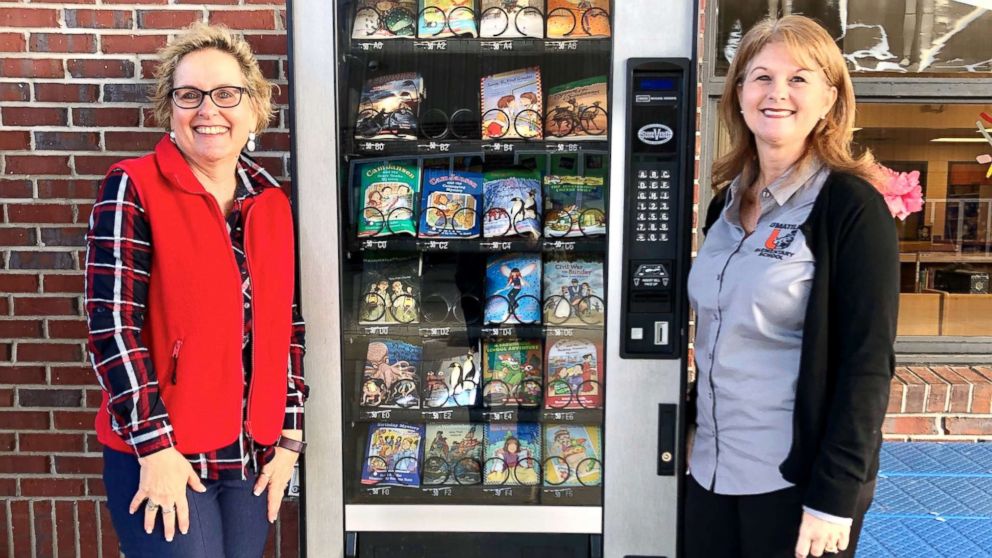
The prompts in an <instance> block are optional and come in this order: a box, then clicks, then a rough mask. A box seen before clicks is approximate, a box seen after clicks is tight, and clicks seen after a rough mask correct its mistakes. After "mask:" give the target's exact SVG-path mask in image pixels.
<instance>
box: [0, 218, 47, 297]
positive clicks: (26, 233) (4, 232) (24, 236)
mask: <svg viewBox="0 0 992 558" xmlns="http://www.w3.org/2000/svg"><path fill="white" fill-rule="evenodd" d="M37 244H38V235H37V234H36V233H35V230H34V229H33V228H32V229H27V228H23V227H3V228H0V246H4V247H10V246H36V245H37ZM4 290H5V289H0V292H3V291H4Z"/></svg>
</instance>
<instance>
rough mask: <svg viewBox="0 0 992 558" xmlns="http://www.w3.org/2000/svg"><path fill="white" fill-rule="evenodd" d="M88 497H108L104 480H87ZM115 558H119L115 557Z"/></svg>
mask: <svg viewBox="0 0 992 558" xmlns="http://www.w3.org/2000/svg"><path fill="white" fill-rule="evenodd" d="M86 495H87V496H97V497H102V498H105V497H106V496H107V490H106V487H105V486H104V485H103V479H100V478H96V479H94V478H89V479H86ZM114 558H117V557H116V556H115V557H114Z"/></svg>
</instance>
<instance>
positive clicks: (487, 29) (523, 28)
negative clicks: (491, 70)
mask: <svg viewBox="0 0 992 558" xmlns="http://www.w3.org/2000/svg"><path fill="white" fill-rule="evenodd" d="M542 10H544V0H482V16H481V20H482V21H481V23H480V25H479V27H480V30H481V34H482V37H483V38H487V39H516V38H521V37H531V38H536V39H540V38H542V37H544V14H543V13H542Z"/></svg>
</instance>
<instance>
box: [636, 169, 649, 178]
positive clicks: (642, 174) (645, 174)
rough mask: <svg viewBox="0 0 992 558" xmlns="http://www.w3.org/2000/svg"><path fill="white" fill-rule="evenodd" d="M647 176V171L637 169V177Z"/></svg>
mask: <svg viewBox="0 0 992 558" xmlns="http://www.w3.org/2000/svg"><path fill="white" fill-rule="evenodd" d="M647 177H648V171H645V170H639V171H637V178H647Z"/></svg>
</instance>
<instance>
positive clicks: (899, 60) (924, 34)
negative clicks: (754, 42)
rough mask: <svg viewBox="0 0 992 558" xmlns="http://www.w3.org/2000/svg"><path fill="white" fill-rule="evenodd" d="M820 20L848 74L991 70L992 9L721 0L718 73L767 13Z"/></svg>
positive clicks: (907, 2) (908, 2)
mask: <svg viewBox="0 0 992 558" xmlns="http://www.w3.org/2000/svg"><path fill="white" fill-rule="evenodd" d="M769 14H772V15H776V16H783V15H788V14H802V15H805V16H808V17H812V18H814V19H816V20H817V21H819V22H820V23H821V24H822V25H823V26H824V27H826V28H827V30H828V31H829V32H830V34H831V35H832V36H833V37H835V38H836V39H837V44H838V46H840V48H841V51H842V52H843V53H844V58H846V59H847V62H848V68H849V69H850V70H851V71H852V72H887V73H926V74H944V73H959V72H989V71H992V52H990V51H989V48H988V46H987V45H988V40H989V39H988V38H989V37H990V36H992V11H990V10H987V9H983V8H978V7H975V6H974V5H969V4H968V3H965V2H960V1H957V0H872V1H870V2H867V1H861V2H851V1H849V0H766V1H758V2H730V1H723V2H720V6H719V15H718V16H717V18H718V25H717V28H718V35H717V46H718V48H717V50H718V57H717V62H716V74H717V75H726V74H727V69H728V67H729V66H730V61H731V60H733V57H734V54H735V53H736V51H737V47H738V45H739V44H740V41H741V38H742V37H743V35H744V33H745V32H747V30H748V29H749V28H750V27H751V26H752V25H754V24H755V23H757V22H758V21H759V20H761V19H762V18H764V17H766V16H767V15H769Z"/></svg>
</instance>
